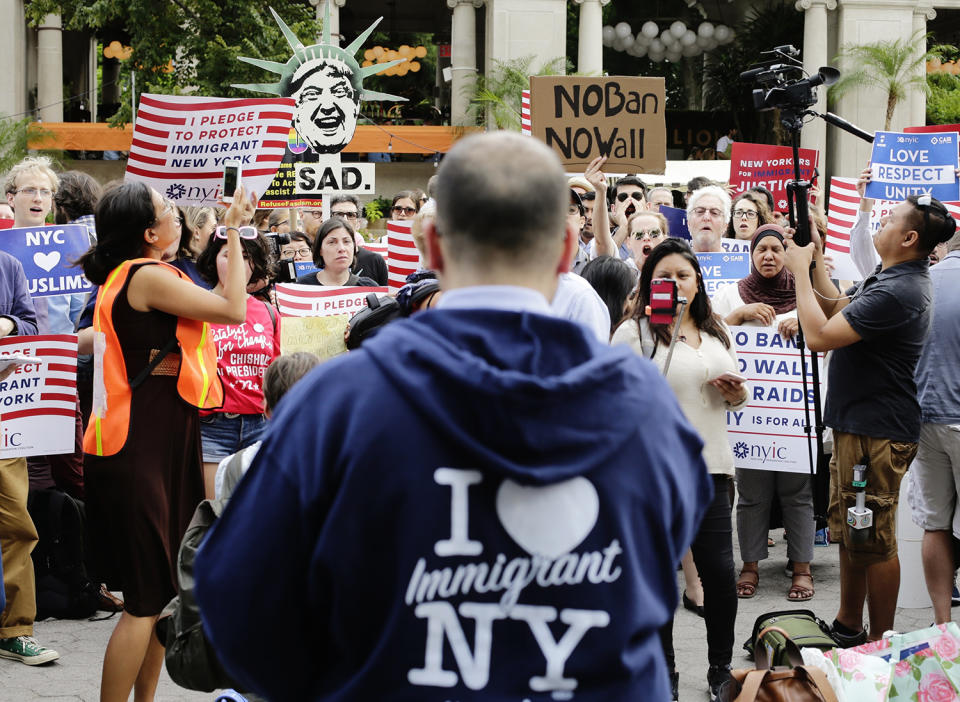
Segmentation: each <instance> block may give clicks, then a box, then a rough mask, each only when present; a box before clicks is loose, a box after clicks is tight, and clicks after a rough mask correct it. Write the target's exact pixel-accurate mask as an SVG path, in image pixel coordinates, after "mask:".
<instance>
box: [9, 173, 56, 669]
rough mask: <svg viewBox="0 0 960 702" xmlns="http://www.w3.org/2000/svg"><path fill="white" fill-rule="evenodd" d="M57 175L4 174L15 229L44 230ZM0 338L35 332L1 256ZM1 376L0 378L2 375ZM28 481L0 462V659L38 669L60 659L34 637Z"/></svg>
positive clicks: (14, 273)
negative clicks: (1, 597)
mask: <svg viewBox="0 0 960 702" xmlns="http://www.w3.org/2000/svg"><path fill="white" fill-rule="evenodd" d="M57 185H58V181H57V176H56V174H55V173H54V172H53V170H52V169H51V168H50V161H49V159H46V158H26V159H24V160H23V161H21V162H20V163H18V164H17V165H16V166H14V167H13V168H11V169H10V172H9V173H7V177H6V180H5V182H4V191H5V192H6V194H7V203H8V204H9V205H10V207H11V208H13V215H14V224H13V226H14V227H39V226H43V224H44V221H45V220H46V218H47V215H48V214H49V213H50V208H51V207H52V203H53V194H54V192H56V189H57ZM0 281H2V285H0V337H4V336H11V335H18V336H24V335H31V334H36V333H37V331H38V330H37V315H36V312H35V311H34V305H33V301H32V300H31V299H30V294H29V292H28V288H27V280H26V277H25V276H24V274H23V267H22V266H21V265H20V262H19V261H17V260H16V259H15V258H13V257H12V256H9V255H8V254H6V253H3V254H2V255H0ZM2 375H3V374H0V376H2ZM29 489H30V478H29V474H28V472H27V460H26V459H25V458H4V459H0V535H2V536H3V540H2V542H0V544H2V554H3V587H4V591H5V593H6V598H7V607H6V609H5V610H4V611H3V613H2V614H0V658H8V659H11V660H15V661H20V662H22V663H26V664H27V665H39V664H42V663H49V662H50V661H53V660H56V659H57V658H59V657H60V654H58V653H57V652H56V651H54V650H52V649H49V648H45V647H44V646H41V645H40V644H39V643H38V642H37V640H36V639H34V638H33V620H34V618H35V617H36V616H37V599H36V597H37V595H36V585H35V583H34V572H33V561H32V559H31V558H30V553H31V551H33V547H34V546H35V545H36V543H37V530H36V528H35V527H34V525H33V520H32V519H31V518H30V513H29V512H28V511H27V495H28V493H29Z"/></svg>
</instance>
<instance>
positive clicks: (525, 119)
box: [520, 90, 533, 136]
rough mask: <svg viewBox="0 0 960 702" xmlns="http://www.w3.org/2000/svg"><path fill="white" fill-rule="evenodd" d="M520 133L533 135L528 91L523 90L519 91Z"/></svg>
mask: <svg viewBox="0 0 960 702" xmlns="http://www.w3.org/2000/svg"><path fill="white" fill-rule="evenodd" d="M520 133H521V134H526V135H527V136H532V135H533V126H532V124H531V122H530V91H529V90H524V91H522V92H521V93H520Z"/></svg>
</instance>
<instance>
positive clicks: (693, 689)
mask: <svg viewBox="0 0 960 702" xmlns="http://www.w3.org/2000/svg"><path fill="white" fill-rule="evenodd" d="M774 535H775V537H776V539H777V545H776V546H774V547H773V548H772V549H771V554H770V558H769V559H768V560H766V561H764V562H762V563H761V564H760V588H759V590H758V592H757V596H756V597H754V598H753V599H750V600H740V609H739V613H738V615H737V633H736V648H735V649H734V661H733V665H734V667H735V668H736V667H750V663H749V662H748V661H747V660H746V659H745V658H743V657H742V655H741V654H743V651H742V649H741V648H740V646H741V644H742V643H743V641H745V640H746V638H747V637H748V636H749V635H750V631H751V629H752V627H753V622H754V620H755V619H756V618H757V616H758V615H760V614H762V613H764V612H769V611H773V610H776V609H787V608H791V606H796V605H791V603H790V602H787V600H786V599H785V598H786V593H787V589H788V588H789V586H790V580H789V579H788V578H787V577H786V576H784V574H783V566H784V565H785V563H786V546H785V544H784V542H783V534H782V532H781V531H780V530H777V532H775V534H774ZM734 544H736V540H734ZM814 558H815V562H814V565H813V574H814V579H815V580H816V590H817V594H816V596H815V597H814V598H813V599H812V600H810V601H809V602H808V603H806V605H802V606H805V607H807V608H809V609H812V610H813V611H814V612H816V613H817V615H818V616H820V617H821V618H823V619H825V620H827V621H828V622H829V621H833V617H834V615H835V614H836V608H837V602H838V599H839V595H840V585H839V567H838V565H837V548H836V546H828V547H818V548H817V549H816V551H815V555H814ZM738 565H739V563H738ZM915 577H917V578H922V577H923V576H922V574H921V573H919V572H917V573H916V574H915ZM932 621H933V610H932V609H930V608H926V609H899V610H897V620H896V626H897V629H898V630H900V631H911V630H913V629H919V628H922V627H925V626H928V625H929V624H930V623H931V622H932ZM113 626H114V622H113V620H107V621H102V622H86V621H79V622H78V621H45V622H40V623H38V624H37V627H36V635H37V638H38V639H39V640H40V641H41V642H42V643H43V644H44V645H46V646H50V647H52V648H55V649H57V650H58V651H60V654H61V656H62V658H61V659H60V661H58V662H56V663H53V664H51V665H48V666H43V667H40V668H30V667H28V666H25V665H21V664H18V663H14V662H11V661H6V660H0V702H22V701H25V700H43V701H44V702H68V701H69V702H96V700H98V686H99V681H100V666H101V664H102V662H103V652H104V650H105V648H106V644H107V639H109V637H110V632H111V631H112V630H113ZM674 641H675V645H676V649H677V667H678V669H679V671H680V699H681V700H683V702H688V701H692V702H703V701H704V700H706V689H707V684H706V671H707V646H706V641H705V629H704V626H703V620H702V619H700V618H699V617H697V616H696V615H694V614H693V613H692V612H688V611H686V610H684V609H683V608H680V609H679V610H678V612H677V618H676V622H675V629H674ZM214 698H215V695H213V694H204V693H197V692H191V691H189V690H184V689H182V688H180V687H177V686H176V685H175V684H174V683H173V681H171V680H170V678H169V677H167V674H166V671H164V673H163V675H162V677H161V680H160V689H159V693H158V695H157V700H158V701H159V702H179V701H181V700H182V701H184V702H191V701H193V700H206V701H208V702H209V701H212V700H213V699H214ZM574 699H576V698H574Z"/></svg>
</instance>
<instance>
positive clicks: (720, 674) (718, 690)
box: [707, 665, 732, 702]
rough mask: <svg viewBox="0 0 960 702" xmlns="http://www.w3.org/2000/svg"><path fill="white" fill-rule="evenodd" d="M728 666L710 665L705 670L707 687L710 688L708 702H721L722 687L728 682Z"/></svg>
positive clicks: (722, 696) (723, 696) (722, 697)
mask: <svg viewBox="0 0 960 702" xmlns="http://www.w3.org/2000/svg"><path fill="white" fill-rule="evenodd" d="M731 679H732V678H731V677H730V666H729V665H712V666H710V668H709V669H708V670H707V685H709V686H710V702H722V700H723V699H724V698H725V697H726V696H725V695H723V692H724V687H725V686H726V685H727V684H728V683H729V682H730V680H731Z"/></svg>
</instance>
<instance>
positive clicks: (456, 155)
mask: <svg viewBox="0 0 960 702" xmlns="http://www.w3.org/2000/svg"><path fill="white" fill-rule="evenodd" d="M569 197H570V193H569V190H568V188H567V182H566V176H565V174H564V172H563V168H562V166H561V165H560V161H559V160H558V159H557V157H556V156H555V155H554V154H553V152H551V151H550V149H548V148H547V147H546V146H545V145H544V144H543V143H541V142H540V141H537V140H536V139H532V138H530V137H525V136H521V135H519V134H513V133H510V132H493V133H489V134H480V135H477V136H471V137H467V138H466V139H463V140H461V141H459V142H457V145H456V146H454V147H453V148H452V149H451V150H450V153H448V154H447V156H446V157H445V158H444V159H443V162H442V163H441V164H440V169H439V170H438V171H437V182H436V201H437V218H436V230H437V233H438V234H439V235H440V236H441V237H443V239H444V241H445V249H446V255H447V256H448V257H449V258H451V259H453V260H455V261H457V260H458V261H470V262H472V263H473V264H474V265H479V266H483V265H485V264H486V263H488V262H489V263H490V264H499V263H508V264H510V265H513V266H518V267H526V266H529V265H531V264H533V265H536V264H537V263H539V262H540V261H542V262H543V264H544V265H546V266H548V267H549V266H550V265H551V264H555V260H554V259H555V258H556V256H557V255H558V252H559V251H560V250H561V248H562V245H561V244H562V241H563V237H564V227H565V220H566V211H567V206H568V199H569Z"/></svg>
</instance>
